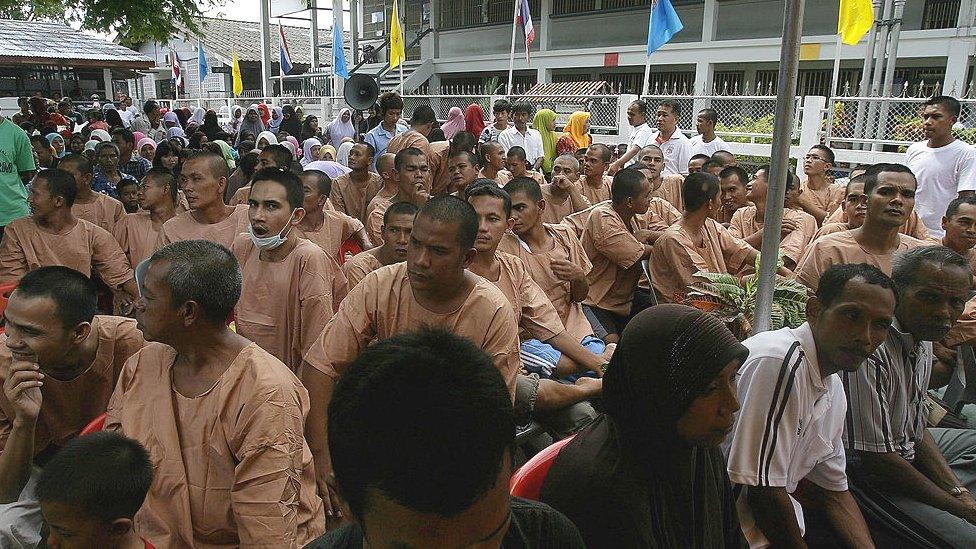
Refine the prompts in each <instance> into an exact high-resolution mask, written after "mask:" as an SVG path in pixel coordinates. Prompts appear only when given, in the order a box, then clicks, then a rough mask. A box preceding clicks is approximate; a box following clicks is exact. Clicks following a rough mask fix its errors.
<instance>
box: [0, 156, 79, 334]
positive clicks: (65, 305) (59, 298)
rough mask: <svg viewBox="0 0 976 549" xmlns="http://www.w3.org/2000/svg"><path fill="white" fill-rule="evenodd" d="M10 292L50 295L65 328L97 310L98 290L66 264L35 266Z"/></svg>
mask: <svg viewBox="0 0 976 549" xmlns="http://www.w3.org/2000/svg"><path fill="white" fill-rule="evenodd" d="M49 171H50V170H49ZM13 293H14V294H15V295H18V296H25V297H49V298H51V300H52V301H54V303H55V304H56V305H57V308H58V316H59V317H60V318H59V320H60V321H61V324H62V325H63V326H64V328H65V329H68V330H70V329H71V328H74V327H75V326H77V325H79V324H81V323H82V322H91V321H92V319H94V318H95V312H96V311H97V309H98V290H97V289H96V288H95V285H94V284H93V283H92V281H91V279H89V278H88V277H87V276H85V275H83V274H81V273H79V272H78V271H76V270H74V269H70V268H68V267H62V266H48V267H38V268H37V269H34V270H33V271H30V272H28V273H27V274H25V275H24V276H23V278H21V279H20V282H19V283H18V284H17V289H15V290H14V292H13Z"/></svg>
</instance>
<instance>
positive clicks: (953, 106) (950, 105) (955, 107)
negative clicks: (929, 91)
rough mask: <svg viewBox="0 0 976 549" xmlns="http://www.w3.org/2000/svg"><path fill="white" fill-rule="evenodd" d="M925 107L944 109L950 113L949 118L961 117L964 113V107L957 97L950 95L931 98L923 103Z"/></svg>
mask: <svg viewBox="0 0 976 549" xmlns="http://www.w3.org/2000/svg"><path fill="white" fill-rule="evenodd" d="M922 106H923V107H942V108H943V109H945V110H947V111H949V116H959V113H960V112H962V106H961V105H960V104H959V100H958V99H956V98H955V97H951V96H948V95H936V96H934V97H930V98H929V99H927V100H926V101H925V103H922Z"/></svg>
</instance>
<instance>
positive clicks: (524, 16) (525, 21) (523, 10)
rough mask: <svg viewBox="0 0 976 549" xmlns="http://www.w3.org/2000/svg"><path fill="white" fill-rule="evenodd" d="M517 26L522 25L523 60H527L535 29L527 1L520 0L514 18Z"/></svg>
mask: <svg viewBox="0 0 976 549" xmlns="http://www.w3.org/2000/svg"><path fill="white" fill-rule="evenodd" d="M515 23H516V24H517V25H522V30H523V31H524V32H525V58H526V59H528V58H529V46H531V45H532V42H534V41H535V27H533V26H532V14H531V13H530V12H529V0H521V1H520V6H519V11H518V17H516V18H515Z"/></svg>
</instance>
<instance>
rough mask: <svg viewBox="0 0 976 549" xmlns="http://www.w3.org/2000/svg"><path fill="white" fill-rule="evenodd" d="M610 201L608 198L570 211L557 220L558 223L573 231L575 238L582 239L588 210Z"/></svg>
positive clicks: (590, 210)
mask: <svg viewBox="0 0 976 549" xmlns="http://www.w3.org/2000/svg"><path fill="white" fill-rule="evenodd" d="M610 203H611V202H610V201H609V200H605V201H603V202H600V203H599V204H594V205H592V206H590V207H589V208H586V209H585V210H580V211H578V212H574V213H571V214H569V215H567V216H566V217H564V218H563V220H562V221H560V222H559V224H560V225H565V226H567V227H569V228H570V229H571V230H572V231H573V234H575V235H576V238H579V239H581V240H582V238H583V229H585V228H586V220H587V219H589V218H590V212H592V211H593V209H594V208H596V207H597V206H603V205H604V204H610Z"/></svg>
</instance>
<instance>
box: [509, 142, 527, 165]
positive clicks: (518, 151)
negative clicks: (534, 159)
mask: <svg viewBox="0 0 976 549" xmlns="http://www.w3.org/2000/svg"><path fill="white" fill-rule="evenodd" d="M513 156H514V157H515V158H518V159H519V160H521V161H522V162H525V161H526V157H525V149H523V148H522V147H519V146H518V145H516V146H514V147H511V148H509V149H508V152H507V153H505V157H506V158H511V157H513Z"/></svg>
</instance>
